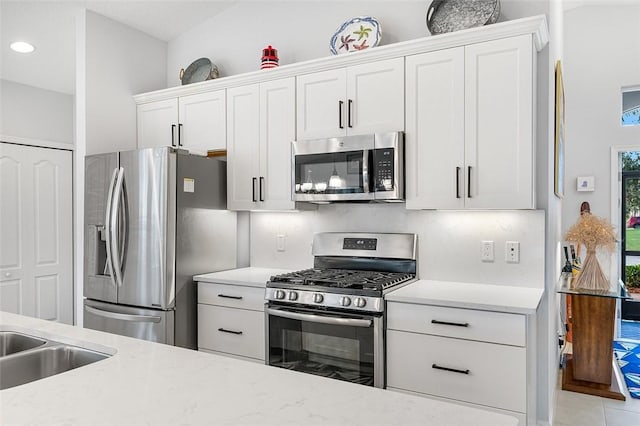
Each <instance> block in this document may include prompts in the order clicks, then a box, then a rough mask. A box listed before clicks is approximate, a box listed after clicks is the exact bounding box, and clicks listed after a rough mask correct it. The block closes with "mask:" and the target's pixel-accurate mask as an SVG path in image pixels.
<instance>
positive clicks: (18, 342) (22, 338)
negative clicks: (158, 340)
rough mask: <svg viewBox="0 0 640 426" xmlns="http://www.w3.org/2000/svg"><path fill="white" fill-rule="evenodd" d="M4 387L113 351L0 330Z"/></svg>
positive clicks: (0, 382)
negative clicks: (94, 349)
mask: <svg viewBox="0 0 640 426" xmlns="http://www.w3.org/2000/svg"><path fill="white" fill-rule="evenodd" d="M0 347H1V349H2V357H0V390H2V389H8V388H12V387H14V386H19V385H23V384H25V383H29V382H33V381H36V380H40V379H44V378H45V377H49V376H53V375H56V374H60V373H64V372H65V371H69V370H73V369H75V368H79V367H82V366H85V365H88V364H91V363H94V362H97V361H100V360H103V359H106V358H108V357H110V356H111V355H108V354H105V353H102V352H97V351H92V350H90V349H86V348H81V347H79V346H73V345H69V344H66V343H61V342H56V341H54V340H48V339H46V340H45V339H40V338H37V337H33V336H28V335H26V334H22V333H17V332H13V331H0Z"/></svg>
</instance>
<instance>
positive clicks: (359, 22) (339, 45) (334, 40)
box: [330, 16, 381, 55]
mask: <svg viewBox="0 0 640 426" xmlns="http://www.w3.org/2000/svg"><path fill="white" fill-rule="evenodd" d="M380 37H381V30H380V24H379V23H378V21H377V20H376V18H373V17H371V16H359V17H357V18H352V19H349V20H348V21H346V22H345V23H343V24H342V25H340V28H338V30H337V31H336V32H335V34H333V37H331V44H330V49H331V53H333V54H334V55H339V54H341V53H348V52H357V51H359V50H365V49H369V48H371V47H375V46H377V45H378V44H379V43H380Z"/></svg>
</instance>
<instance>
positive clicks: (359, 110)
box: [296, 58, 404, 139]
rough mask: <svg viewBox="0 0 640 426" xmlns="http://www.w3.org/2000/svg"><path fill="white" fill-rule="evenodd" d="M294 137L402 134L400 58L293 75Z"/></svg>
mask: <svg viewBox="0 0 640 426" xmlns="http://www.w3.org/2000/svg"><path fill="white" fill-rule="evenodd" d="M296 84H297V124H298V125H297V138H298V139H319V138H328V137H336V136H344V135H361V134H370V133H376V132H389V131H399V130H404V58H394V59H388V60H385V61H378V62H372V63H368V64H362V65H354V66H352V67H348V68H342V69H337V70H329V71H322V72H318V73H312V74H305V75H301V76H298V77H297V83H296Z"/></svg>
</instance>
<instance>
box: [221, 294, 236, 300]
mask: <svg viewBox="0 0 640 426" xmlns="http://www.w3.org/2000/svg"><path fill="white" fill-rule="evenodd" d="M218 297H223V298H225V299H235V300H242V296H229V295H227V294H219V295H218Z"/></svg>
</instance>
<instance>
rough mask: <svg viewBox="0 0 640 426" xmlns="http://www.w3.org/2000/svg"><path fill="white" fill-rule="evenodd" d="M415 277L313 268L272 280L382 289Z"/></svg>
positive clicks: (278, 276) (402, 274) (399, 274)
mask: <svg viewBox="0 0 640 426" xmlns="http://www.w3.org/2000/svg"><path fill="white" fill-rule="evenodd" d="M414 277H415V275H413V274H406V273H398V272H380V271H361V270H355V269H319V268H311V269H304V270H302V271H296V272H290V273H287V274H282V275H276V276H273V277H271V282H273V283H277V282H281V283H289V284H296V285H308V286H322V287H335V288H353V289H368V290H378V291H382V290H385V289H386V288H388V287H391V286H394V285H396V284H399V283H402V282H404V281H407V280H409V279H412V278H414Z"/></svg>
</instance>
